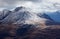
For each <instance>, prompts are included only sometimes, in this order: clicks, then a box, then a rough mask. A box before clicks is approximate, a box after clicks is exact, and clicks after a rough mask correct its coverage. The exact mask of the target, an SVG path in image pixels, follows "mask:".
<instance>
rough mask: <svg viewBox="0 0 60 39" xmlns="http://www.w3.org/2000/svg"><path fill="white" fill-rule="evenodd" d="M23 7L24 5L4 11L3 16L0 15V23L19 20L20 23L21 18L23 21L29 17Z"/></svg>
mask: <svg viewBox="0 0 60 39" xmlns="http://www.w3.org/2000/svg"><path fill="white" fill-rule="evenodd" d="M25 9H26V8H24V7H17V8H16V9H15V10H14V11H11V12H9V11H6V12H5V11H4V12H3V14H2V15H3V16H2V19H1V22H2V23H15V22H17V21H19V22H20V23H21V21H22V20H23V22H24V20H26V19H27V18H29V17H30V13H29V12H28V11H27V10H25ZM17 23H18V22H17Z"/></svg>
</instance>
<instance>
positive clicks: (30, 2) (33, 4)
mask: <svg viewBox="0 0 60 39" xmlns="http://www.w3.org/2000/svg"><path fill="white" fill-rule="evenodd" d="M17 6H24V7H27V8H31V9H32V10H31V11H34V12H45V11H46V12H47V11H48V12H53V11H56V10H60V0H0V8H1V9H3V8H7V9H12V8H15V7H17Z"/></svg>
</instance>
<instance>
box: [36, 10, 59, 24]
mask: <svg viewBox="0 0 60 39" xmlns="http://www.w3.org/2000/svg"><path fill="white" fill-rule="evenodd" d="M37 15H38V16H39V17H42V18H45V19H48V20H47V21H46V25H60V12H59V11H57V12H47V13H43V14H37Z"/></svg>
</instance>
